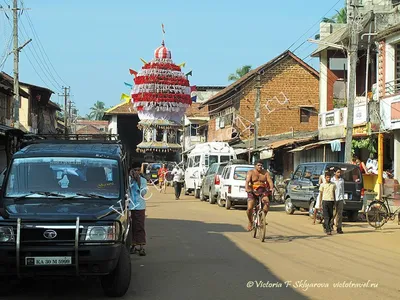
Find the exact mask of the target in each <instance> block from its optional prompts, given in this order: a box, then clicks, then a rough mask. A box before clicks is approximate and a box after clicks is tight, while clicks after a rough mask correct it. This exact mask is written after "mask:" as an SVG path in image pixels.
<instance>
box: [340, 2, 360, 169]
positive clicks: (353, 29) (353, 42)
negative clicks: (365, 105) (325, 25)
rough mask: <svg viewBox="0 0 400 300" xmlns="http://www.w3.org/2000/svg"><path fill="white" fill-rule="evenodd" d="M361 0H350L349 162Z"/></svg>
mask: <svg viewBox="0 0 400 300" xmlns="http://www.w3.org/2000/svg"><path fill="white" fill-rule="evenodd" d="M358 3H359V0H348V1H347V7H348V10H347V11H348V12H349V16H348V21H349V22H348V26H349V29H350V48H349V49H348V52H347V53H348V56H349V58H350V61H349V81H348V82H349V89H348V90H349V96H348V99H347V125H346V142H345V150H344V153H345V159H344V160H345V162H347V163H349V162H351V159H352V153H351V150H352V142H353V124H354V100H355V97H356V69H357V60H358V42H359V37H358V34H359V32H358V31H359V28H358V26H359V25H358V18H359V15H358V7H359V5H358Z"/></svg>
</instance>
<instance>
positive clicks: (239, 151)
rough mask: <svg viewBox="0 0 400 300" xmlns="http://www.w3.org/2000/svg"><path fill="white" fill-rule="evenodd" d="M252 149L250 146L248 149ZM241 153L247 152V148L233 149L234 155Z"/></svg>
mask: <svg viewBox="0 0 400 300" xmlns="http://www.w3.org/2000/svg"><path fill="white" fill-rule="evenodd" d="M251 150H252V148H251V149H250V151H251ZM243 153H249V149H241V148H240V149H235V154H236V155H240V154H243Z"/></svg>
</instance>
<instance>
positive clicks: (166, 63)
mask: <svg viewBox="0 0 400 300" xmlns="http://www.w3.org/2000/svg"><path fill="white" fill-rule="evenodd" d="M134 82H135V85H134V87H133V89H132V93H131V96H132V102H133V106H134V108H135V109H136V110H137V111H138V115H139V118H140V119H141V120H145V119H148V120H152V119H165V120H173V121H176V122H180V120H181V118H182V117H183V115H184V114H185V111H186V109H187V108H188V107H189V106H190V105H191V104H192V100H191V97H190V92H191V91H190V84H189V81H188V79H187V78H186V76H185V74H184V73H183V72H182V71H181V68H180V67H179V66H177V65H175V64H174V63H173V61H172V59H171V51H169V50H168V48H166V47H165V45H164V42H163V43H162V45H161V46H160V47H158V48H157V49H156V50H155V51H154V59H153V60H152V61H151V62H149V63H146V64H145V65H144V66H143V67H142V70H141V71H140V72H139V73H138V74H137V75H136V76H135V79H134Z"/></svg>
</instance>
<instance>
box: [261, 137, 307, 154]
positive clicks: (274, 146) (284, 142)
mask: <svg viewBox="0 0 400 300" xmlns="http://www.w3.org/2000/svg"><path fill="white" fill-rule="evenodd" d="M313 139H314V137H308V138H297V139H295V138H292V139H285V140H280V141H275V142H270V143H269V144H268V145H266V146H265V147H263V148H261V149H260V150H261V151H262V150H269V149H278V148H281V147H284V146H291V145H293V144H297V143H305V142H309V141H312V140H313Z"/></svg>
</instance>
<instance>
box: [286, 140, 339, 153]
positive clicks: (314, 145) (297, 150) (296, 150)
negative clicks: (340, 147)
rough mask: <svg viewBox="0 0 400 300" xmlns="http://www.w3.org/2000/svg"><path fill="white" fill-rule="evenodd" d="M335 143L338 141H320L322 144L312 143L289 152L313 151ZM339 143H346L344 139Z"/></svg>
mask: <svg viewBox="0 0 400 300" xmlns="http://www.w3.org/2000/svg"><path fill="white" fill-rule="evenodd" d="M333 141H336V140H329V141H320V142H316V143H311V144H307V145H304V146H300V147H297V148H296V149H293V150H290V151H289V152H292V153H293V152H300V151H305V150H310V149H313V148H318V147H320V146H323V145H328V144H330V143H331V142H333ZM339 141H340V142H341V143H343V142H344V140H343V139H339Z"/></svg>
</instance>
